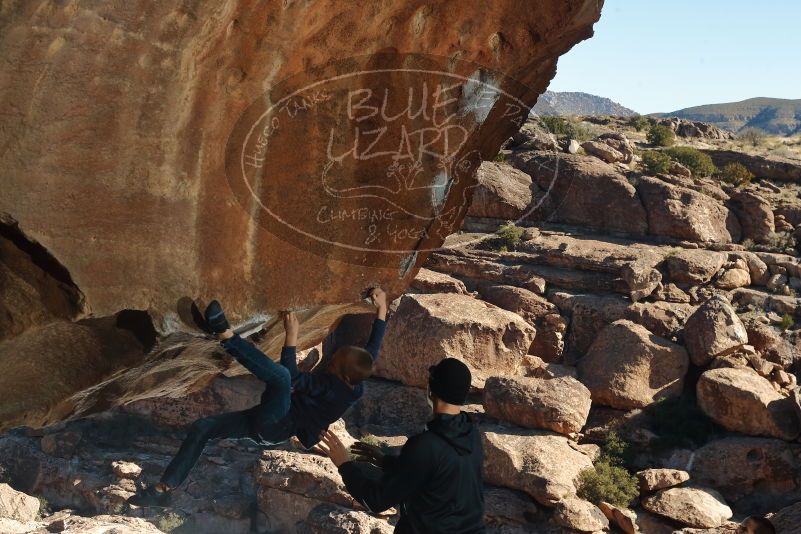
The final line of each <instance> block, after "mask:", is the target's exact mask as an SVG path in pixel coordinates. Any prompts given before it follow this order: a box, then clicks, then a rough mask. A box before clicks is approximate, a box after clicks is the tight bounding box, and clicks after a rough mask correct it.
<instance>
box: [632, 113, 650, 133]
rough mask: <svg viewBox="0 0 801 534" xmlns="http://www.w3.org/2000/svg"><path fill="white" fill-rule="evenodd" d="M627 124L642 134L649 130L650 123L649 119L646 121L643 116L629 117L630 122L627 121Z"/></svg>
mask: <svg viewBox="0 0 801 534" xmlns="http://www.w3.org/2000/svg"><path fill="white" fill-rule="evenodd" d="M626 124H628V125H629V126H631V127H632V128H634V129H635V130H637V131H638V132H641V131H642V130H645V129H646V128H648V125H649V124H650V122H648V119H646V118H645V117H643V116H642V115H632V116H631V117H629V120H628V121H626Z"/></svg>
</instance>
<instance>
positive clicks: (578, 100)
mask: <svg viewBox="0 0 801 534" xmlns="http://www.w3.org/2000/svg"><path fill="white" fill-rule="evenodd" d="M532 111H533V112H534V113H536V114H537V115H617V116H623V117H625V116H629V115H636V112H635V111H633V110H631V109H629V108H627V107H625V106H621V105H620V104H618V103H617V102H614V101H612V100H610V99H608V98H604V97H602V96H596V95H591V94H589V93H579V92H564V93H560V92H556V91H545V93H543V94H542V96H540V98H539V100H537V104H536V105H535V106H534V108H533V109H532Z"/></svg>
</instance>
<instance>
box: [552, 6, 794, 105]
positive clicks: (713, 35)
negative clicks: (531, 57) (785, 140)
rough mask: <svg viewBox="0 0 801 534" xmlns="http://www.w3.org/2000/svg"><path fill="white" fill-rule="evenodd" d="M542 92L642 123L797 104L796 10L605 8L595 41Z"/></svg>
mask: <svg viewBox="0 0 801 534" xmlns="http://www.w3.org/2000/svg"><path fill="white" fill-rule="evenodd" d="M549 89H551V90H552V91H583V92H585V93H592V94H595V95H599V96H605V97H607V98H611V99H612V100H614V101H616V102H618V103H620V104H622V105H624V106H627V107H629V108H631V109H633V110H634V111H637V112H639V113H654V112H659V111H674V110H677V109H681V108H685V107H690V106H696V105H701V104H713V103H718V102H735V101H739V100H745V99H746V98H751V97H755V96H769V97H775V98H801V1H799V0H692V1H690V0H669V1H664V0H606V2H605V5H604V8H603V11H602V12H601V20H600V21H598V22H597V23H596V24H595V36H594V37H592V38H591V39H589V40H587V41H583V42H581V43H579V44H578V45H576V46H575V47H573V49H572V50H570V52H568V53H567V54H565V55H564V56H562V58H561V59H560V60H559V65H558V70H557V74H556V78H554V80H553V82H551V85H550V87H549Z"/></svg>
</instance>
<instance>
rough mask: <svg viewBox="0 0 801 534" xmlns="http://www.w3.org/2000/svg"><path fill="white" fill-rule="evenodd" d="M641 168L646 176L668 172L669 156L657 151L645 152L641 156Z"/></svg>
mask: <svg viewBox="0 0 801 534" xmlns="http://www.w3.org/2000/svg"><path fill="white" fill-rule="evenodd" d="M642 166H643V167H644V168H645V171H646V172H647V173H648V174H660V173H667V172H670V156H668V155H667V154H665V153H664V152H662V151H659V150H647V151H645V152H643V154H642Z"/></svg>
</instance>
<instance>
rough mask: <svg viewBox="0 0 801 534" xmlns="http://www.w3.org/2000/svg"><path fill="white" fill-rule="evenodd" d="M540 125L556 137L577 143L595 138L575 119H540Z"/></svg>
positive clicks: (593, 132) (587, 128)
mask: <svg viewBox="0 0 801 534" xmlns="http://www.w3.org/2000/svg"><path fill="white" fill-rule="evenodd" d="M540 121H541V122H542V124H543V125H544V126H545V127H546V128H547V129H548V131H549V132H551V133H552V134H554V135H555V136H557V137H566V138H568V139H575V140H576V141H579V142H584V141H589V140H590V139H592V138H594V137H596V135H595V131H594V130H592V129H591V128H589V127H588V126H586V125H584V124H582V123H580V122H579V121H577V120H576V119H567V118H564V117H540Z"/></svg>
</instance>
